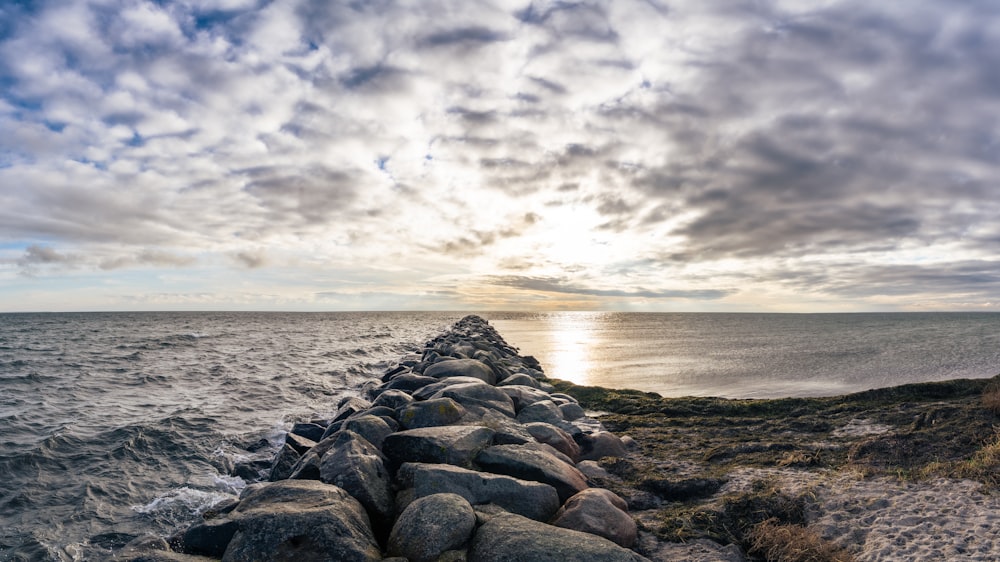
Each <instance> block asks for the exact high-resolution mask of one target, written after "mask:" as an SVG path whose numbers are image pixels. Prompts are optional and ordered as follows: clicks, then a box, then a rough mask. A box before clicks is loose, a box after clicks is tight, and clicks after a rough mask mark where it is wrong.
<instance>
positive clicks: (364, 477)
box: [319, 418, 395, 536]
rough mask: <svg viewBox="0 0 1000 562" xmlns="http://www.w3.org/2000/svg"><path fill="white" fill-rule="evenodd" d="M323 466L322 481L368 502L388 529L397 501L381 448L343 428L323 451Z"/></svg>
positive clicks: (375, 519) (374, 517)
mask: <svg viewBox="0 0 1000 562" xmlns="http://www.w3.org/2000/svg"><path fill="white" fill-rule="evenodd" d="M376 419H378V418H376ZM319 470H320V473H319V474H320V476H319V479H320V480H321V481H323V482H326V483H327V484H333V485H335V486H337V487H339V488H341V489H343V490H344V491H345V492H347V493H348V494H350V495H351V496H353V497H354V499H356V500H358V501H359V502H361V505H362V506H364V508H365V510H366V511H367V512H368V516H369V519H370V520H371V521H372V523H373V524H374V525H375V527H376V529H381V528H385V530H386V531H388V527H389V526H390V525H391V523H392V516H393V514H394V510H395V502H394V499H393V495H392V479H391V478H390V476H389V470H388V469H387V468H386V466H385V457H383V456H382V453H381V452H380V451H379V450H378V448H376V447H375V446H374V445H372V444H371V443H370V442H369V441H368V440H367V439H365V438H364V437H362V436H360V435H358V434H357V433H354V432H353V431H350V430H347V429H344V430H341V431H340V433H338V434H337V438H336V441H335V442H334V443H333V445H332V446H331V447H330V449H329V450H328V451H327V452H326V454H324V455H323V459H322V461H321V462H320V469H319ZM383 536H384V535H383Z"/></svg>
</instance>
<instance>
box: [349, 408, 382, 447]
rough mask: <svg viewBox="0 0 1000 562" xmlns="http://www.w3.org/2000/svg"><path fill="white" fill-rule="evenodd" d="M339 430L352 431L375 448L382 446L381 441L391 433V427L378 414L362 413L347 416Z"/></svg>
mask: <svg viewBox="0 0 1000 562" xmlns="http://www.w3.org/2000/svg"><path fill="white" fill-rule="evenodd" d="M341 431H352V432H354V433H357V434H358V435H360V436H361V437H364V438H365V439H367V440H368V442H369V443H371V444H372V445H374V446H375V447H376V448H377V449H380V448H381V447H382V441H384V440H385V438H386V437H388V436H389V435H391V434H392V432H393V428H392V427H390V426H389V424H388V423H386V422H385V420H384V419H382V418H380V417H378V416H372V415H364V416H359V417H356V418H349V419H347V420H345V421H344V423H343V425H341Z"/></svg>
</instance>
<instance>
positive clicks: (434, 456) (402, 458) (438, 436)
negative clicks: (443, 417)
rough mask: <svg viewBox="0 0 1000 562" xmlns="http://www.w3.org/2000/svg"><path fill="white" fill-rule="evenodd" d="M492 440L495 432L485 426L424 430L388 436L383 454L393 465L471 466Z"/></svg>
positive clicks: (424, 428) (452, 426)
mask: <svg viewBox="0 0 1000 562" xmlns="http://www.w3.org/2000/svg"><path fill="white" fill-rule="evenodd" d="M492 441H493V430H492V429H488V428H485V427H472V426H457V425H449V426H443V427H422V428H418V429H408V430H406V431H400V432H397V433H393V434H392V435H390V436H388V437H386V438H385V441H384V442H383V443H382V452H383V453H384V454H385V456H386V457H388V458H389V460H390V461H391V463H392V465H393V466H399V465H401V464H402V463H404V462H425V463H443V464H453V465H456V466H464V467H469V466H472V460H473V459H474V458H476V455H477V454H479V452H480V451H482V450H483V449H485V448H486V447H488V446H489V445H490V443H491V442H492Z"/></svg>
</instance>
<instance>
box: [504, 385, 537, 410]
mask: <svg viewBox="0 0 1000 562" xmlns="http://www.w3.org/2000/svg"><path fill="white" fill-rule="evenodd" d="M497 388H499V389H500V391H501V392H503V393H504V394H506V395H507V396H509V397H510V399H511V401H513V402H514V410H515V411H517V412H520V411H521V410H523V409H524V407H525V406H530V405H532V404H534V403H535V402H541V401H542V400H548V399H549V394H548V393H547V392H544V391H542V390H539V389H537V388H533V387H530V386H524V385H523V384H514V385H502V386H498V387H497Z"/></svg>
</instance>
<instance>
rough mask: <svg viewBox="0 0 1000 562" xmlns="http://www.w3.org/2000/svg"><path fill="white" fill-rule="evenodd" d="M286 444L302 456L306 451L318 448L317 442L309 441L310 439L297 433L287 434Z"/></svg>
mask: <svg viewBox="0 0 1000 562" xmlns="http://www.w3.org/2000/svg"><path fill="white" fill-rule="evenodd" d="M310 425H313V424H310ZM316 427H319V426H316ZM324 431H325V428H324ZM320 435H321V436H322V435H323V434H322V433H320ZM285 443H287V444H288V445H291V447H292V448H293V449H295V452H297V453H298V454H300V455H301V454H304V453H305V452H306V451H308V450H309V449H312V448H313V447H315V446H316V440H314V439H309V438H308V437H303V436H302V435H299V434H297V433H292V432H288V433H286V434H285Z"/></svg>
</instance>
